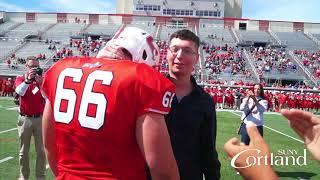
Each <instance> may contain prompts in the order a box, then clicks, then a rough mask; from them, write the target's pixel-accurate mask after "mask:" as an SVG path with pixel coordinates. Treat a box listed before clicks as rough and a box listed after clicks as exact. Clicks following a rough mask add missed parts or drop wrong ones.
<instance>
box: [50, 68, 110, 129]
mask: <svg viewBox="0 0 320 180" xmlns="http://www.w3.org/2000/svg"><path fill="white" fill-rule="evenodd" d="M82 76H83V73H82V70H81V69H75V68H66V69H65V70H63V71H62V72H61V73H60V75H59V78H58V83H57V90H56V97H55V101H54V102H55V103H54V118H55V120H56V121H57V122H61V123H65V124H69V123H70V122H71V120H72V119H73V117H74V111H75V108H76V107H75V106H76V99H77V96H76V93H75V91H74V90H72V89H65V88H63V84H64V79H65V78H66V77H72V78H73V79H72V80H73V82H80V80H81V78H82ZM112 79H113V74H112V72H110V71H101V70H96V71H93V72H92V73H90V74H89V75H88V78H87V80H86V83H85V86H84V89H83V92H82V99H81V102H80V108H79V113H78V119H79V123H80V125H81V126H82V127H86V128H90V129H99V128H100V127H101V126H102V125H103V124H104V122H105V111H106V109H107V103H108V101H107V99H106V97H105V95H104V94H103V93H97V92H93V91H92V88H93V85H94V82H95V81H96V80H101V81H102V84H104V85H111V82H112ZM62 100H66V101H68V107H67V111H66V112H60V106H61V101H62ZM89 104H95V105H96V109H97V110H96V116H95V117H90V116H87V111H88V107H89Z"/></svg>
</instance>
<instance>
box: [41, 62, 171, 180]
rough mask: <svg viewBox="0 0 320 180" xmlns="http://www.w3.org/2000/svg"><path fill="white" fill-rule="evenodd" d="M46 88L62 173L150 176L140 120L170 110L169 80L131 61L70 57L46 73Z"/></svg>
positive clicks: (78, 176)
mask: <svg viewBox="0 0 320 180" xmlns="http://www.w3.org/2000/svg"><path fill="white" fill-rule="evenodd" d="M43 89H44V92H45V93H46V95H47V97H48V99H49V100H50V102H51V106H52V109H53V114H54V118H53V120H54V121H55V129H56V137H55V139H56V144H57V160H58V164H57V166H58V172H59V176H60V175H61V176H64V177H72V179H88V178H89V177H90V178H94V179H100V178H101V179H124V180H125V179H130V180H135V179H136V180H143V179H146V173H145V170H146V163H145V160H144V157H143V155H142V153H141V152H140V149H139V147H138V144H137V141H136V136H135V127H136V119H137V118H138V117H139V116H141V115H143V114H145V113H147V112H155V113H160V114H167V113H168V112H169V110H170V104H171V101H172V97H173V96H174V91H175V89H174V85H173V84H172V83H171V82H170V81H169V80H168V79H166V78H165V77H163V76H162V75H161V74H160V73H159V72H158V71H156V70H154V69H153V68H151V67H149V66H148V65H145V64H138V63H134V62H131V61H121V60H117V61H111V60H105V59H98V58H66V59H63V60H60V61H59V62H57V63H56V64H55V65H54V66H52V67H51V68H50V69H49V70H48V71H47V73H46V75H45V78H44V81H43ZM66 174H67V175H66ZM58 179H59V177H58ZM60 179H63V177H60Z"/></svg>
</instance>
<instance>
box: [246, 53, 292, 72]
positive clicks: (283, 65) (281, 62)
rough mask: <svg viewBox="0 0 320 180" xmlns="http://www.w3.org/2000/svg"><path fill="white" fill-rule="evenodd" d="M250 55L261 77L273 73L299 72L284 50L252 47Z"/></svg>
mask: <svg viewBox="0 0 320 180" xmlns="http://www.w3.org/2000/svg"><path fill="white" fill-rule="evenodd" d="M250 54H251V56H252V57H253V60H254V62H255V65H256V68H257V70H258V71H257V72H258V74H259V76H263V75H264V73H266V72H271V71H272V72H278V73H285V72H286V71H287V70H288V71H296V70H297V65H296V64H294V63H293V61H292V60H291V59H290V58H289V57H288V54H287V53H286V50H285V49H283V48H271V47H265V48H263V47H251V48H250Z"/></svg>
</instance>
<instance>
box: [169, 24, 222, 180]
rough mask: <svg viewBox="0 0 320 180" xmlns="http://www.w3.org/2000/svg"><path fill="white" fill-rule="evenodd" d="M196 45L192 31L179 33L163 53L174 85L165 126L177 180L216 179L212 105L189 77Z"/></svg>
mask: <svg viewBox="0 0 320 180" xmlns="http://www.w3.org/2000/svg"><path fill="white" fill-rule="evenodd" d="M199 44H200V40H199V37H197V36H196V35H195V34H194V33H193V32H191V31H189V30H179V31H177V32H175V33H173V34H172V35H171V36H170V43H169V48H168V53H167V60H168V65H169V75H168V78H169V79H170V80H171V81H172V82H173V83H174V84H175V86H176V95H175V97H174V98H173V100H172V103H171V111H170V113H169V114H168V115H167V116H166V123H167V127H168V130H169V134H170V139H171V144H172V148H173V152H174V155H175V158H176V161H177V164H178V168H179V172H180V178H181V180H189V179H190V180H202V179H203V176H204V177H205V179H206V180H208V179H210V180H212V179H219V178H220V162H219V160H218V154H217V151H216V147H215V142H216V129H217V127H216V125H217V122H216V112H215V105H214V103H213V101H212V98H211V97H210V96H209V95H208V94H207V93H205V92H204V90H203V89H202V88H201V87H200V86H198V85H197V83H196V81H195V79H194V77H193V76H192V71H193V70H194V66H195V64H196V63H197V62H198V59H199V54H198V49H199Z"/></svg>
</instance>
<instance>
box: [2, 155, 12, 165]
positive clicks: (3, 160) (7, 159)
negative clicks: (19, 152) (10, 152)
mask: <svg viewBox="0 0 320 180" xmlns="http://www.w3.org/2000/svg"><path fill="white" fill-rule="evenodd" d="M10 159H13V157H11V156H9V157H6V158H4V159H1V160H0V164H1V163H3V162H6V161H9V160H10Z"/></svg>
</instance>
